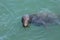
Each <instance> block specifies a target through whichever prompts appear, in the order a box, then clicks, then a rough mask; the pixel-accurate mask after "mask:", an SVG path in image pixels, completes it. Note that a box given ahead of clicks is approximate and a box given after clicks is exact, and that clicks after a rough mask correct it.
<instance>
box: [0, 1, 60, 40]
mask: <svg viewBox="0 0 60 40" xmlns="http://www.w3.org/2000/svg"><path fill="white" fill-rule="evenodd" d="M42 11H49V12H53V13H57V14H58V13H60V0H0V40H60V25H50V26H48V27H47V29H48V30H47V29H45V28H44V27H43V26H40V27H38V26H34V25H31V26H30V28H27V29H26V30H25V29H24V28H23V27H22V24H21V17H22V16H23V15H25V14H32V13H37V12H42Z"/></svg>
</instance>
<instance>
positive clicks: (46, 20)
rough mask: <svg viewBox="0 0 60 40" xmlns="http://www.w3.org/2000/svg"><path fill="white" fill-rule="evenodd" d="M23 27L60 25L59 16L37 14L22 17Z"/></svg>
mask: <svg viewBox="0 0 60 40" xmlns="http://www.w3.org/2000/svg"><path fill="white" fill-rule="evenodd" d="M21 21H22V25H23V27H28V26H29V24H31V23H32V24H35V25H38V26H40V25H44V26H46V25H47V24H60V20H59V18H58V16H57V15H56V14H54V13H36V14H26V15H24V16H22V20H21Z"/></svg>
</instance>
